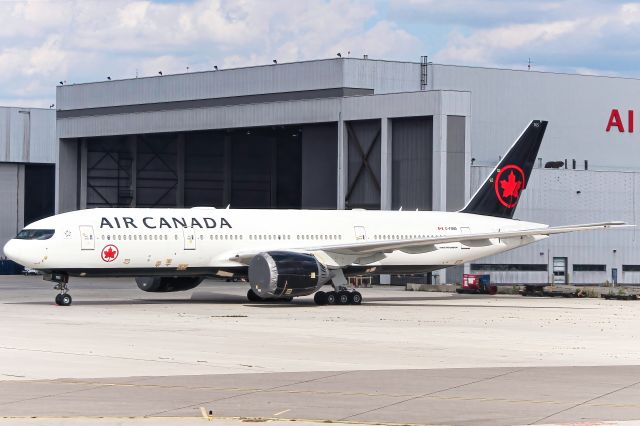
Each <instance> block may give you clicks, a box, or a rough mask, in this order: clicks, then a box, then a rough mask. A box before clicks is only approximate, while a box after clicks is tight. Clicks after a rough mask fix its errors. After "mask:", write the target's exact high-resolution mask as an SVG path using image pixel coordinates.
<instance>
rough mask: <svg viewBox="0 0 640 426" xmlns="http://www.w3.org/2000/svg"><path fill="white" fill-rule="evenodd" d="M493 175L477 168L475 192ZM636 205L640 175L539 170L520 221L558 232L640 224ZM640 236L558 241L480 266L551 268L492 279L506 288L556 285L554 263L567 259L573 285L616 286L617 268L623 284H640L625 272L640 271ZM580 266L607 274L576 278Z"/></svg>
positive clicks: (591, 235) (616, 233)
mask: <svg viewBox="0 0 640 426" xmlns="http://www.w3.org/2000/svg"><path fill="white" fill-rule="evenodd" d="M490 171H491V168H490V167H472V168H471V176H472V188H473V190H474V191H475V189H477V188H478V187H479V186H480V184H481V183H482V182H483V181H484V179H486V176H487V174H488V173H490ZM636 200H640V172H616V171H591V170H588V171H584V170H580V171H573V170H565V169H559V170H556V169H540V168H537V169H534V170H533V173H532V175H531V178H530V180H529V183H528V184H527V189H526V191H525V193H524V196H523V198H522V200H521V201H520V203H519V204H518V208H517V211H516V217H517V218H519V219H521V220H527V221H532V222H539V223H545V224H550V225H552V226H559V225H570V224H577V223H590V222H600V221H608V220H622V221H626V222H628V223H638V219H639V218H638V206H637V205H636ZM638 232H639V231H638V229H637V228H629V229H623V230H622V229H621V230H609V231H586V232H577V233H571V234H566V235H556V236H552V237H550V238H548V239H545V240H543V241H540V242H537V243H534V244H532V245H529V246H526V247H522V248H519V249H516V250H513V251H510V252H506V253H503V254H500V255H497V256H491V257H488V258H485V259H482V260H480V261H478V263H492V264H505V263H506V264H545V265H547V266H548V272H496V271H488V272H487V273H490V274H491V276H492V280H493V281H496V282H501V283H527V282H531V283H546V282H550V280H551V279H552V277H551V271H552V264H553V258H554V257H566V258H567V259H568V272H569V281H570V282H571V283H604V282H605V281H607V280H608V281H611V280H612V277H611V270H612V268H617V270H618V282H619V283H633V284H638V283H640V273H638V272H623V265H640V240H639V237H640V235H639V234H638ZM614 250H615V252H614ZM575 264H578V265H581V264H588V265H593V264H603V265H606V271H605V272H574V271H573V265H575Z"/></svg>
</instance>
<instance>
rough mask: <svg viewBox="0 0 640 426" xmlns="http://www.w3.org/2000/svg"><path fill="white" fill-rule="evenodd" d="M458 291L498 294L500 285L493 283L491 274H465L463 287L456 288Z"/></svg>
mask: <svg viewBox="0 0 640 426" xmlns="http://www.w3.org/2000/svg"><path fill="white" fill-rule="evenodd" d="M456 292H457V293H471V294H496V293H497V292H498V286H496V285H495V284H494V285H492V284H491V276H490V275H477V274H464V275H463V276H462V287H461V288H457V289H456Z"/></svg>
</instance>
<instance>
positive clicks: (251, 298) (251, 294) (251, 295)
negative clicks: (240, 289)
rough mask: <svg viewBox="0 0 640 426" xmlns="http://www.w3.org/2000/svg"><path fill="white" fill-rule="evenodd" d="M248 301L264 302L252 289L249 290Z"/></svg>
mask: <svg viewBox="0 0 640 426" xmlns="http://www.w3.org/2000/svg"><path fill="white" fill-rule="evenodd" d="M247 299H249V301H250V302H261V301H262V297H260V296H258V295H257V294H256V293H255V292H254V291H253V290H252V289H249V291H247Z"/></svg>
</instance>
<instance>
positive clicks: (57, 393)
mask: <svg viewBox="0 0 640 426" xmlns="http://www.w3.org/2000/svg"><path fill="white" fill-rule="evenodd" d="M106 386H107V385H100V386H91V387H88V388H85V389H75V390H70V391H66V392H55V393H52V394H48V395H40V396H34V397H31V398H23V399H16V400H13V401H6V402H0V405H9V404H16V403H19V402H26V401H37V400H39V399H47V398H51V397H56V396H60V395H69V394H72V393H79V392H86V391H90V390H95V389H100V388H104V387H106Z"/></svg>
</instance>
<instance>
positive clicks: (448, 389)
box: [338, 368, 524, 422]
mask: <svg viewBox="0 0 640 426" xmlns="http://www.w3.org/2000/svg"><path fill="white" fill-rule="evenodd" d="M522 370H524V369H523V368H520V369H517V370H512V371H508V372H506V373H502V374H497V375H495V376H491V377H485V378H483V379H478V380H474V381H472V382H468V383H463V384H460V385H456V386H450V387H448V388H445V389H438V390H436V391H433V392H427V393H424V394H421V395H416V396H412V397H411V398H406V399H403V400H402V401H396V402H393V403H391V404H386V405H382V406H380V407H376V408H372V409H370V410H366V411H362V412H360V413H356V414H352V415H350V416H347V417H343V418H341V419H338V421H340V422H341V421H345V420H348V419H352V418H354V417H357V416H362V415H364V414H369V413H372V412H374V411H379V410H384V409H385V408H389V407H393V406H396V405H400V404H404V403H405V402H409V401H413V400H416V399H420V398H425V397H427V396H432V395H435V394H438V393H441V392H446V391H450V390H453V389H458V388H462V387H465V386H469V385H473V384H476V383H481V382H484V381H488V380H493V379H497V378H498V377H504V376H508V375H509V374H513V373H518V372H520V371H522Z"/></svg>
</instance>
